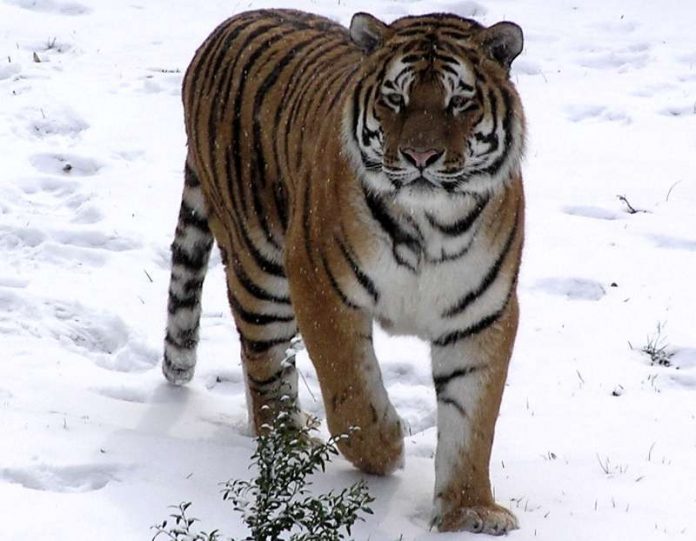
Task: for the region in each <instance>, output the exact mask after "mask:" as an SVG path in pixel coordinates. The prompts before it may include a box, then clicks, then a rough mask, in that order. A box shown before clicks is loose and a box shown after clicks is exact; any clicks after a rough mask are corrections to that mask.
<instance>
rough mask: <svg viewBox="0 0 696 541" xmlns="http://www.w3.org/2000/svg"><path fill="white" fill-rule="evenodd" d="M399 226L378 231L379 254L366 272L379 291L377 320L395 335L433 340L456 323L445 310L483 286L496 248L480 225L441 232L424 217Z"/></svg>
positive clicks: (376, 305) (376, 253)
mask: <svg viewBox="0 0 696 541" xmlns="http://www.w3.org/2000/svg"><path fill="white" fill-rule="evenodd" d="M464 225H466V224H464ZM399 226H400V230H399V231H396V232H395V231H391V232H389V231H384V230H381V231H377V232H375V233H374V236H375V245H376V250H375V253H374V256H373V257H372V258H371V259H370V261H369V262H368V265H367V268H366V272H367V274H368V275H369V276H371V277H372V279H373V280H374V283H375V287H376V290H377V291H378V292H379V295H378V298H377V300H376V301H374V302H373V309H372V310H373V316H374V318H375V319H377V320H378V321H380V323H381V324H382V326H383V327H384V328H385V330H387V332H390V333H392V334H411V335H416V336H419V337H421V338H423V339H432V338H434V337H437V336H439V335H441V334H442V333H443V332H444V331H446V330H447V329H448V328H449V327H450V326H451V325H452V323H453V322H452V318H451V317H448V316H447V312H448V311H449V310H450V308H451V307H452V306H453V304H454V303H455V302H456V301H457V299H458V298H461V297H462V296H466V295H467V293H469V292H472V291H475V290H476V289H477V288H478V287H479V284H480V283H481V280H482V277H484V276H485V275H486V273H487V271H488V269H489V268H490V266H491V264H492V260H493V254H492V249H491V247H490V246H488V243H487V241H486V235H484V234H482V231H481V230H480V229H481V227H480V223H478V222H477V221H473V223H471V224H469V227H468V228H464V227H462V228H461V230H454V229H452V230H445V231H443V230H441V229H440V228H438V227H435V226H433V225H432V223H430V220H429V219H428V217H427V216H425V215H423V216H420V217H411V219H410V220H405V221H401V222H400V223H399Z"/></svg>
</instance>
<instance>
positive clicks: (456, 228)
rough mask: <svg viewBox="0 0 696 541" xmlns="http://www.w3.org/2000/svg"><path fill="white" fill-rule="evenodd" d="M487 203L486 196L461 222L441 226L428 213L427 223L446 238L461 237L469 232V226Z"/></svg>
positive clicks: (487, 198)
mask: <svg viewBox="0 0 696 541" xmlns="http://www.w3.org/2000/svg"><path fill="white" fill-rule="evenodd" d="M488 201H489V197H488V196H486V197H485V198H484V199H483V200H480V201H478V202H477V204H476V206H475V207H474V208H473V209H472V210H471V212H469V214H467V215H466V216H464V218H462V219H461V220H458V221H456V222H454V223H453V224H447V225H445V224H441V223H439V222H438V221H437V220H436V219H435V217H434V216H433V215H432V214H430V213H428V214H427V217H428V222H430V225H432V226H433V227H434V228H436V229H437V230H438V231H440V233H442V234H444V235H447V236H448V237H458V236H459V235H462V234H464V233H466V232H467V231H469V229H470V228H471V226H472V225H473V224H474V222H475V221H476V220H477V219H478V217H479V216H480V215H481V213H482V212H483V209H484V208H485V207H486V205H487V204H488Z"/></svg>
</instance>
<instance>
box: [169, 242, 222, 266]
mask: <svg viewBox="0 0 696 541" xmlns="http://www.w3.org/2000/svg"><path fill="white" fill-rule="evenodd" d="M212 247H213V241H212V239H211V240H210V241H209V242H206V243H205V244H203V245H201V244H196V245H194V251H193V253H188V252H187V251H186V250H184V248H183V247H182V246H180V245H179V244H178V242H177V240H174V242H173V243H172V266H173V265H182V266H183V267H185V268H186V269H188V270H192V271H194V272H198V271H200V270H201V269H203V268H205V266H206V265H207V264H208V256H209V255H210V250H211V249H212Z"/></svg>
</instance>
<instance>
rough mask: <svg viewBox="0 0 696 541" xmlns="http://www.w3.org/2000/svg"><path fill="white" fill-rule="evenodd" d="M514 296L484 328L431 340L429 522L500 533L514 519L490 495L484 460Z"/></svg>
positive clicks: (513, 318)
mask: <svg viewBox="0 0 696 541" xmlns="http://www.w3.org/2000/svg"><path fill="white" fill-rule="evenodd" d="M517 317H518V305H517V299H516V297H514V295H513V297H512V298H511V299H510V300H509V302H508V305H507V308H506V310H505V312H504V313H503V315H502V317H501V318H500V319H499V320H498V321H497V322H495V323H494V324H493V325H491V326H490V327H488V328H487V329H485V330H483V331H481V332H478V333H476V334H473V335H471V336H468V337H464V338H461V339H458V340H455V341H453V342H452V343H449V344H438V342H434V343H433V345H432V361H433V379H434V382H435V390H436V394H437V425H438V442H437V452H436V455H435V508H434V514H433V525H435V526H437V528H438V529H439V530H440V531H460V530H465V531H470V532H483V533H487V534H491V535H502V534H505V533H506V532H508V531H510V530H513V529H516V528H517V527H518V526H517V519H516V518H515V516H514V515H513V514H512V513H511V512H510V511H508V510H507V509H505V508H503V507H501V506H499V505H497V504H496V503H495V501H494V499H493V493H492V490H491V483H490V478H489V463H490V457H491V447H492V445H493V435H494V430H495V422H496V419H497V416H498V411H499V409H500V402H501V399H502V394H503V387H504V385H505V378H506V376H507V368H508V363H509V359H510V355H511V353H512V345H513V342H514V339H515V333H516V330H517Z"/></svg>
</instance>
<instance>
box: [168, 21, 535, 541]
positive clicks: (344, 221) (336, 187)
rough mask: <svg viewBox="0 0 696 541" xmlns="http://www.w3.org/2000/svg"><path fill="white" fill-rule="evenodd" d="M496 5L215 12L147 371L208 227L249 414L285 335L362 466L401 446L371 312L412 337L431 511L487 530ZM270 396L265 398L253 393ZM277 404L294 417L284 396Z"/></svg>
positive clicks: (501, 241)
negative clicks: (348, 14) (305, 355)
mask: <svg viewBox="0 0 696 541" xmlns="http://www.w3.org/2000/svg"><path fill="white" fill-rule="evenodd" d="M521 48H522V34H521V30H519V27H517V26H516V25H514V24H513V23H499V24H498V25H494V26H493V27H490V28H485V27H483V26H481V25H479V24H478V23H476V22H475V21H471V20H468V19H462V18H459V17H456V16H453V15H443V14H434V15H426V16H422V17H406V18H403V19H399V20H398V21H396V22H394V23H393V24H392V25H385V24H384V23H382V22H381V21H379V20H377V19H375V18H373V17H371V16H369V15H367V14H358V15H356V16H355V17H354V18H353V22H352V24H351V27H350V30H348V29H346V28H344V27H342V26H340V25H338V24H336V23H333V22H332V21H330V20H328V19H325V18H322V17H318V16H314V15H310V14H305V13H302V12H297V11H289V10H268V11H253V12H247V13H242V14H240V15H238V16H235V17H233V18H231V19H229V20H227V21H225V22H224V23H223V24H222V25H220V26H219V27H218V28H217V29H216V30H215V31H214V32H213V33H212V34H211V35H210V37H209V38H208V39H207V40H206V41H205V42H204V43H203V45H202V46H201V47H200V48H199V49H198V51H197V52H196V54H195V56H194V58H193V60H192V62H191V64H190V66H189V69H188V70H187V72H186V76H185V78H184V87H183V101H184V112H185V125H186V133H187V136H188V155H187V160H186V167H185V184H184V192H183V195H182V204H181V210H180V214H179V222H178V225H177V231H176V236H175V240H174V243H173V244H172V279H171V285H170V291H169V305H168V311H169V319H168V324H167V336H166V339H165V356H164V357H165V358H164V364H163V370H164V373H165V375H166V376H167V379H169V381H171V382H173V383H177V384H180V383H184V382H186V381H188V380H189V379H190V378H191V377H192V375H193V370H194V367H195V362H196V358H195V350H196V345H197V343H198V328H199V323H200V297H201V288H202V283H203V279H204V276H205V269H206V265H207V260H208V256H209V253H210V250H211V247H212V243H213V239H215V240H216V241H217V244H218V246H219V247H220V250H221V253H222V257H223V262H224V264H225V270H226V275H227V286H228V297H229V302H230V306H231V309H232V313H233V316H234V319H235V324H236V327H237V329H238V331H239V336H240V344H241V350H242V361H243V362H242V366H243V369H244V374H245V381H246V385H247V391H248V395H247V403H248V406H249V416H250V420H251V421H252V423H253V426H254V427H255V428H256V430H260V429H261V427H262V426H264V424H265V423H267V422H268V420H269V416H270V415H272V414H273V412H274V411H275V409H276V407H277V404H278V400H279V399H280V398H281V397H282V396H285V395H289V396H290V397H291V398H293V399H296V397H297V372H296V369H295V366H294V364H293V363H292V362H288V359H287V358H286V353H285V352H286V350H287V348H288V347H289V346H290V345H291V340H292V339H293V337H294V336H295V335H297V334H298V332H299V333H301V334H302V337H303V338H304V341H305V343H306V345H307V349H308V351H309V355H310V358H311V359H312V362H313V364H314V366H315V368H316V371H317V375H318V378H319V382H320V385H321V389H322V395H323V399H324V404H325V408H326V415H327V422H328V425H329V429H330V431H331V432H332V434H340V433H345V432H347V431H348V430H349V429H350V428H351V427H354V426H358V427H360V430H359V431H358V432H355V433H353V435H352V437H351V438H350V439H349V440H347V441H342V442H341V445H340V448H341V451H342V452H343V454H344V455H345V456H346V457H347V458H348V459H349V460H351V461H352V462H353V463H354V464H355V465H356V466H358V467H359V468H361V469H363V470H364V471H367V472H371V473H377V474H385V473H389V472H391V471H393V470H394V469H395V468H396V467H398V466H399V464H400V463H401V461H402V459H403V434H402V433H403V427H402V424H401V421H400V419H399V417H398V415H397V414H396V411H395V410H394V408H393V406H392V405H391V403H390V401H389V398H388V396H387V393H386V390H385V389H384V386H383V384H382V380H381V374H380V370H379V365H378V363H377V359H376V357H375V355H374V348H373V345H372V322H373V320H375V319H376V320H379V321H380V322H381V323H382V324H383V326H384V327H385V328H386V329H387V330H390V331H392V332H396V333H410V334H416V335H418V336H420V337H421V338H423V339H425V340H428V341H429V342H430V343H431V345H432V369H433V379H434V382H435V389H436V394H437V399H438V430H439V432H440V433H441V435H442V436H443V437H442V439H441V441H440V443H439V444H438V449H437V455H436V461H435V468H436V482H435V511H434V516H433V521H434V523H435V524H436V525H437V526H438V528H440V529H441V530H461V529H464V530H471V531H485V532H487V533H504V532H506V531H508V530H509V529H512V528H514V527H516V520H515V518H514V516H513V515H512V514H511V513H510V512H509V511H507V510H505V509H503V508H501V507H499V506H497V505H496V504H495V502H494V500H493V495H492V491H491V488H490V481H489V476H488V466H489V461H490V452H491V445H492V441H493V431H494V425H495V419H496V416H497V413H498V410H499V406H500V400H501V396H502V390H503V385H504V382H505V377H506V373H507V366H508V362H509V359H510V356H511V353H512V347H513V343H514V337H515V333H516V328H517V319H518V308H517V297H516V285H517V275H518V269H519V264H520V257H521V250H522V244H523V236H524V233H523V229H524V197H523V191H522V184H521V174H520V168H519V162H520V158H521V154H522V150H523V144H524V117H523V112H522V108H521V104H520V100H519V96H518V95H517V93H516V90H515V89H514V86H513V85H512V83H511V82H510V80H509V67H510V63H511V62H512V61H513V60H514V58H515V57H516V56H517V55H518V54H519V52H520V51H521ZM267 406H270V407H267ZM295 415H296V422H298V423H300V422H302V416H301V414H300V413H299V412H296V413H295Z"/></svg>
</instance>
